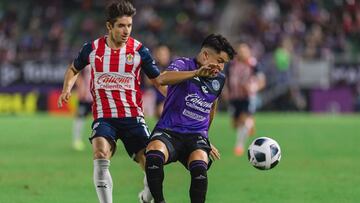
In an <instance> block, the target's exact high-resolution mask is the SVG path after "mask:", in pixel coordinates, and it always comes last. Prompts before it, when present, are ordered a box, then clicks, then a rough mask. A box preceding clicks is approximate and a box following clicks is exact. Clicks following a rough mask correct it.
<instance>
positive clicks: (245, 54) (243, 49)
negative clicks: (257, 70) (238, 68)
mask: <svg viewBox="0 0 360 203" xmlns="http://www.w3.org/2000/svg"><path fill="white" fill-rule="evenodd" d="M237 53H238V54H237V56H238V57H239V59H240V60H246V59H248V58H249V57H250V56H251V50H250V47H249V46H248V45H247V44H240V45H239V46H238V49H237Z"/></svg>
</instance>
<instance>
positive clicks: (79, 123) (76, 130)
mask: <svg viewBox="0 0 360 203" xmlns="http://www.w3.org/2000/svg"><path fill="white" fill-rule="evenodd" d="M83 126H84V119H83V118H76V119H75V120H74V124H73V142H76V141H80V140H81V135H82V130H83Z"/></svg>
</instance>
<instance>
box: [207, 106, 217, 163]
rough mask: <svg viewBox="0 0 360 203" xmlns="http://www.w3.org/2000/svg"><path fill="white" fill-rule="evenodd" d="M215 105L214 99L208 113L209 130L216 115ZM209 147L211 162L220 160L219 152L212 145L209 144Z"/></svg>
mask: <svg viewBox="0 0 360 203" xmlns="http://www.w3.org/2000/svg"><path fill="white" fill-rule="evenodd" d="M217 105H218V100H217V99H216V100H215V101H214V103H213V105H212V107H211V111H210V121H209V129H210V126H211V123H212V120H213V119H214V116H215V113H216V110H217ZM210 146H211V151H210V158H211V159H212V160H217V159H220V152H219V150H218V149H217V148H216V147H215V146H214V145H213V144H211V143H210Z"/></svg>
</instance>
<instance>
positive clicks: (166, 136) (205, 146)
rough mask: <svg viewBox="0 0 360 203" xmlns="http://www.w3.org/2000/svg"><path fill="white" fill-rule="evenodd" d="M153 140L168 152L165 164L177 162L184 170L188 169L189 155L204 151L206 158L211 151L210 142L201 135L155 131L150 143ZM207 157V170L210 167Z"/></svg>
mask: <svg viewBox="0 0 360 203" xmlns="http://www.w3.org/2000/svg"><path fill="white" fill-rule="evenodd" d="M153 140H160V141H162V142H163V143H164V144H165V146H166V148H167V149H168V152H169V159H168V161H167V162H166V164H168V163H171V162H176V161H179V162H181V163H182V164H183V165H184V166H185V168H188V166H187V164H188V159H189V156H190V154H191V153H192V152H193V151H195V150H197V149H201V150H204V151H205V152H206V153H207V154H208V156H209V153H210V151H211V147H210V142H209V140H208V139H207V138H205V137H203V136H201V134H197V133H196V134H188V133H187V134H185V133H177V132H173V131H169V130H163V129H155V130H154V131H153V132H152V133H151V136H150V142H151V141H153ZM211 162H212V161H211V159H210V157H209V163H208V169H209V168H210V165H211Z"/></svg>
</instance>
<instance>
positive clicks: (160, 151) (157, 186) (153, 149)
mask: <svg viewBox="0 0 360 203" xmlns="http://www.w3.org/2000/svg"><path fill="white" fill-rule="evenodd" d="M168 158H169V152H168V149H167V147H166V145H165V143H164V142H163V141H161V140H152V141H151V142H150V143H149V144H148V146H147V147H146V164H145V172H146V177H147V181H148V184H149V188H150V191H151V194H152V195H153V197H154V200H155V203H164V202H165V199H164V194H163V188H162V186H163V181H164V164H165V163H166V162H167V160H168Z"/></svg>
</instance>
